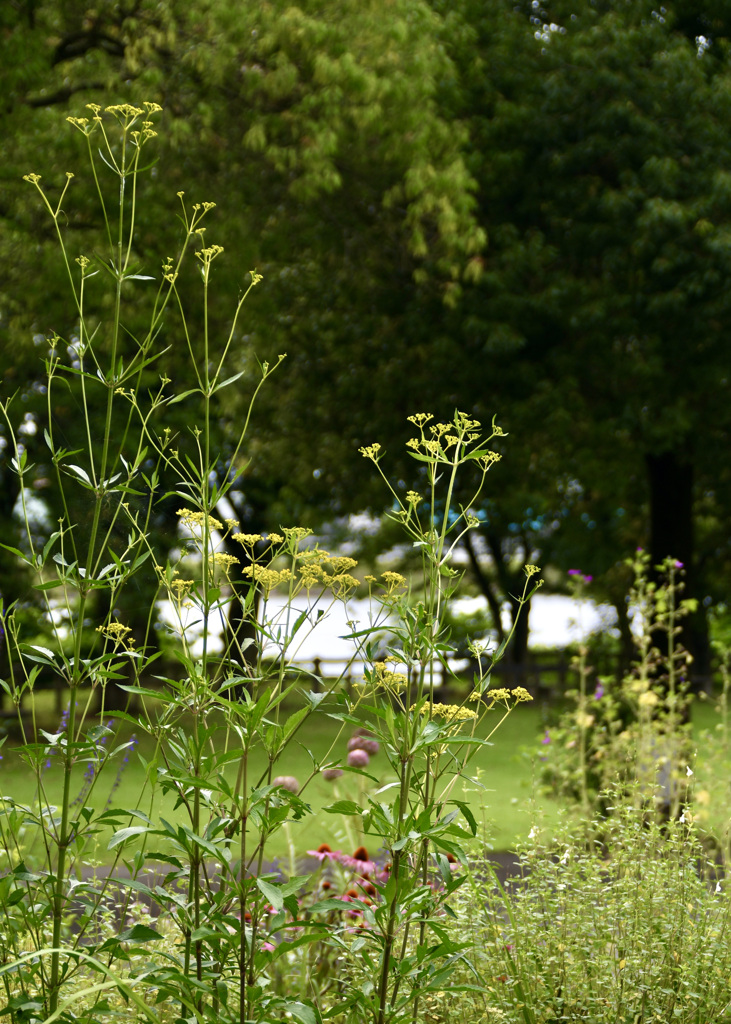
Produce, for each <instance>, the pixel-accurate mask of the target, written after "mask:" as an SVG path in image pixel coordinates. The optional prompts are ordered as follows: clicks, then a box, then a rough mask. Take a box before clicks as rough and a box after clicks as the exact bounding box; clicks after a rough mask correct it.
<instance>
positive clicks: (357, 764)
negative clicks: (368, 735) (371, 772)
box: [348, 747, 371, 768]
mask: <svg viewBox="0 0 731 1024" xmlns="http://www.w3.org/2000/svg"><path fill="white" fill-rule="evenodd" d="M370 760H371V759H370V757H369V756H368V754H367V752H366V751H365V750H362V749H361V748H360V747H357V748H356V749H355V750H351V751H350V753H349V754H348V764H349V765H350V767H351V768H366V767H367V766H368V765H369V764H370Z"/></svg>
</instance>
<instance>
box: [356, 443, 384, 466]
mask: <svg viewBox="0 0 731 1024" xmlns="http://www.w3.org/2000/svg"><path fill="white" fill-rule="evenodd" d="M380 450H381V446H380V444H378V443H376V444H369V445H366V446H364V447H363V448H359V449H358V451H359V452H360V454H361V455H362V456H363V457H364V458H366V459H373V461H374V462H375V461H376V460H377V459H378V453H379V452H380Z"/></svg>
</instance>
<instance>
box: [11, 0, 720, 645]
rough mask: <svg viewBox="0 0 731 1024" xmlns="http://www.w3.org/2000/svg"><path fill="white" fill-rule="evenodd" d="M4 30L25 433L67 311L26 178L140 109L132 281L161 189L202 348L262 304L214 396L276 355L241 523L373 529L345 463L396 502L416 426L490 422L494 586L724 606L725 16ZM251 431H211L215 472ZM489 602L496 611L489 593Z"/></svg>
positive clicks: (360, 15) (75, 193)
mask: <svg viewBox="0 0 731 1024" xmlns="http://www.w3.org/2000/svg"><path fill="white" fill-rule="evenodd" d="M0 17H1V18H2V19H3V21H2V28H3V33H2V36H1V37H0V48H1V49H2V50H3V51H4V53H5V54H6V55H8V54H9V53H11V52H12V54H13V60H12V61H10V60H9V59H6V60H5V61H4V67H5V68H6V69H7V71H6V96H7V102H6V104H5V108H4V112H3V114H2V115H0V116H2V119H3V122H4V123H3V127H4V130H5V135H6V138H12V139H13V146H12V147H11V148H10V152H9V154H8V156H7V158H6V162H5V168H4V171H3V175H2V184H1V185H0V216H2V217H3V220H4V228H5V230H4V231H3V241H2V242H0V246H1V247H2V248H1V250H0V258H1V259H2V261H3V264H4V267H5V271H6V272H5V274H4V277H3V286H2V289H1V291H0V312H1V315H2V320H1V321H0V325H1V327H2V330H3V334H4V336H5V338H6V344H5V349H6V353H12V358H7V357H6V358H5V359H4V364H5V365H4V367H3V369H4V374H3V375H4V377H5V386H6V388H7V387H8V386H11V387H13V388H18V389H19V390H20V392H21V393H22V395H23V400H24V401H25V402H26V405H27V410H28V415H29V416H31V417H32V415H33V403H34V401H35V400H36V399H37V398H38V394H37V384H36V383H35V382H37V379H38V373H37V371H38V365H39V360H38V356H39V348H42V344H43V341H42V340H43V338H44V336H45V334H46V333H47V332H48V331H49V330H51V329H55V330H57V331H59V333H62V334H64V335H65V336H69V335H70V334H71V332H72V330H73V315H72V311H70V310H69V307H68V303H67V300H66V298H65V296H64V294H63V291H62V288H61V282H60V277H59V275H58V273H57V271H56V270H55V269H54V263H53V259H52V257H51V255H50V245H49V244H47V243H49V242H50V239H49V238H48V232H47V227H46V226H44V225H43V224H42V223H41V218H40V215H39V212H38V211H37V209H36V207H35V206H34V203H33V197H32V196H30V195H29V194H28V192H27V191H23V183H22V182H21V181H20V178H21V175H22V174H23V173H25V172H27V171H28V170H31V169H32V170H36V171H38V172H39V173H41V172H42V173H44V175H47V176H49V177H50V176H52V175H54V174H55V175H56V176H57V178H58V180H59V182H60V181H61V179H62V174H63V171H65V170H67V169H69V170H74V169H75V166H76V165H77V164H78V146H79V142H80V140H79V139H76V138H74V137H73V135H72V134H71V133H70V132H69V131H68V129H67V127H66V125H65V122H64V115H65V114H66V113H72V114H74V115H79V114H82V113H83V108H84V104H85V103H87V102H101V103H103V102H105V98H108V99H109V101H110V102H114V101H116V100H118V99H120V98H124V99H129V100H131V101H136V102H137V101H140V100H141V99H143V98H144V99H151V100H155V101H156V102H159V103H160V104H161V105H162V106H163V107H164V111H165V112H164V114H163V120H162V124H161V130H160V140H159V142H160V146H159V154H160V156H159V163H158V165H157V166H156V167H155V168H154V169H153V178H152V179H151V181H150V183H149V186H148V188H147V192H148V194H147V197H146V203H147V205H146V208H147V210H148V211H149V213H148V214H147V215H146V218H145V219H144V220H143V221H142V222H141V223H140V225H139V229H138V233H137V240H136V244H137V246H138V249H139V253H138V256H139V260H140V264H141V265H144V266H146V267H148V268H149V267H150V266H154V265H157V266H158V267H159V262H160V260H161V258H162V257H164V256H165V255H167V254H168V253H169V252H170V251H173V250H174V247H175V246H176V245H177V244H179V243H178V241H177V238H178V235H177V230H178V229H177V227H176V222H175V217H174V214H173V213H171V210H173V209H174V204H171V201H170V200H171V198H172V197H174V195H175V192H176V191H178V190H180V189H185V190H186V193H187V194H188V195H190V196H192V197H194V198H195V200H198V201H201V200H204V199H205V200H215V201H216V202H217V203H218V204H219V209H218V210H217V211H214V213H213V215H212V218H211V221H210V226H209V228H208V234H207V236H206V238H207V241H215V242H217V243H220V244H222V245H223V246H224V248H225V249H226V260H225V262H224V263H223V264H222V265H221V270H220V271H219V272H218V283H219V288H220V295H221V301H220V312H219V307H217V308H216V309H215V310H214V311H213V316H214V319H215V318H216V317H218V322H219V323H220V325H221V328H222V329H223V328H224V326H225V323H226V316H227V309H228V308H230V305H231V303H230V302H228V301H227V300H228V298H230V297H235V296H236V295H237V293H238V291H239V289H240V288H241V283H242V272H243V270H244V269H249V268H251V267H257V268H258V269H259V270H261V271H262V272H263V273H264V277H265V284H264V288H263V289H262V290H261V291H260V293H259V294H258V295H257V299H256V303H255V305H254V306H253V307H252V309H251V311H250V312H249V311H247V318H246V321H245V325H244V326H243V327H242V329H241V331H240V332H239V333H238V334H237V336H236V339H235V350H234V351H233V352H232V362H233V366H232V372H236V371H238V370H242V369H243V370H245V371H247V372H249V371H250V370H251V369H252V353H253V352H256V353H257V355H259V356H260V357H261V358H271V357H272V355H275V354H276V353H278V352H283V351H286V352H287V353H288V360H287V365H286V370H285V371H284V372H283V373H282V374H281V376H280V378H279V380H278V381H277V384H276V387H275V388H274V389H273V390H272V391H271V392H270V393H269V395H268V396H265V398H264V401H263V403H262V404H261V406H260V412H259V415H258V418H257V420H256V425H257V433H256V437H257V440H256V442H255V443H254V444H253V445H252V447H251V450H250V451H249V452H247V459H251V464H250V467H249V470H248V478H247V481H246V483H245V484H244V485H243V487H242V490H241V493H240V502H241V506H242V508H243V509H246V508H247V507H248V508H249V510H250V512H251V515H252V516H254V517H259V518H265V519H267V522H266V523H264V524H263V525H265V526H266V525H272V526H275V525H276V524H277V523H278V522H281V521H282V519H283V518H284V517H290V516H291V517H296V518H301V517H302V516H303V515H307V516H308V517H312V518H313V519H319V520H320V521H322V520H324V519H327V518H328V517H332V516H337V515H344V514H347V513H348V512H351V511H355V510H357V509H361V508H365V507H368V506H370V507H372V508H374V509H376V508H378V501H379V498H378V497H377V496H376V495H377V492H376V491H375V490H374V489H373V482H372V479H371V477H370V475H369V474H367V473H364V472H363V467H362V465H361V461H360V457H359V456H358V454H357V450H358V448H359V447H360V446H361V445H363V444H368V443H371V442H372V441H374V440H378V441H380V442H381V443H382V444H383V445H384V446H385V447H387V448H389V449H390V454H391V455H392V457H393V462H392V465H393V470H394V473H395V474H396V478H397V479H399V478H400V479H402V480H403V485H404V487H405V488H406V487H409V486H411V485H412V484H413V483H414V475H413V466H412V465H411V464H410V462H409V460H408V458H407V457H406V455H405V454H403V455H402V454H400V453H401V452H402V451H403V441H404V440H406V438H407V437H408V432H407V429H406V426H405V422H404V421H405V416H406V415H407V414H408V413H411V412H415V411H430V412H431V411H433V412H434V413H435V414H436V415H437V416H438V417H443V418H445V417H448V416H449V415H450V414H451V412H453V410H454V408H456V407H459V408H463V409H465V410H467V411H469V412H470V413H471V414H473V415H476V416H478V417H479V418H481V419H482V420H483V421H489V420H490V419H491V417H492V415H493V413H497V414H498V417H499V419H498V421H499V422H500V423H501V425H502V426H503V427H504V428H505V429H506V430H507V431H508V432H509V433H510V435H511V436H510V438H509V439H508V441H507V443H506V445H507V446H506V449H505V450H506V453H507V454H509V458H506V459H505V460H504V461H503V463H502V464H501V466H500V467H499V470H498V472H497V473H496V475H495V477H494V486H495V487H496V491H495V493H494V495H493V496H492V497H491V498H490V499H489V501H487V503H486V504H485V505H484V506H483V508H482V509H481V514H482V515H483V516H484V517H485V519H486V521H488V522H489V531H488V532H487V536H488V544H489V547H490V549H491V551H492V554H493V556H494V558H498V557H499V556H501V555H502V557H503V558H504V560H505V565H506V566H508V567H509V565H510V562H511V559H512V557H513V554H514V552H515V550H516V547H517V548H521V549H523V550H525V551H526V552H527V551H528V550H530V551H531V552H532V554H533V557H540V558H542V559H543V560H544V561H546V560H547V561H548V562H549V563H550V564H555V565H556V566H558V567H563V568H564V569H565V568H568V566H569V564H570V563H573V564H576V563H577V562H580V563H581V566H582V568H584V569H585V570H586V571H589V572H592V573H594V574H595V575H598V574H601V573H607V572H609V571H610V570H611V569H612V566H613V565H614V564H615V563H616V562H617V561H618V560H619V559H620V558H621V557H622V556H623V555H624V554H626V552H627V550H628V548H631V547H633V546H635V545H636V544H637V543H643V544H647V545H649V547H650V550H651V552H652V555H653V558H654V559H655V560H656V561H660V560H661V559H662V558H663V557H665V556H666V555H673V556H674V557H677V558H679V559H681V560H682V561H683V562H684V563H685V564H686V567H687V570H688V574H689V577H688V585H689V588H690V589H691V590H692V592H693V593H694V594H695V595H696V596H698V597H699V598H705V597H706V596H709V597H713V598H717V597H719V596H720V595H721V593H722V586H721V581H722V579H723V575H724V573H725V571H726V570H727V568H728V566H729V550H728V539H727V538H728V534H729V531H728V509H729V503H730V501H731V493H730V492H729V473H728V471H727V469H726V468H725V460H724V459H723V453H724V452H725V446H726V443H727V438H728V431H729V419H728V417H729V402H728V373H727V359H726V342H725V329H726V323H727V319H728V316H727V314H728V308H727V305H728V302H729V299H728V296H729V294H731V292H730V291H729V288H728V279H729V272H730V270H731V262H730V259H729V257H730V255H731V246H730V242H731V235H730V234H729V229H728V226H727V221H728V212H729V203H730V202H731V176H730V175H731V172H730V171H729V168H730V167H731V160H730V159H729V157H730V156H731V142H729V138H728V133H727V130H726V125H727V124H728V115H729V103H730V102H731V77H730V75H729V69H728V52H729V47H728V27H729V26H730V25H731V18H730V17H729V16H728V11H727V10H726V7H725V5H724V4H722V3H720V2H719V3H715V4H711V5H683V6H682V9H678V11H677V12H676V11H675V9H670V10H669V11H663V10H661V11H659V12H658V11H655V10H654V9H652V8H651V7H650V6H649V5H647V4H645V3H629V4H627V3H621V4H620V3H618V2H613V0H608V2H605V3H595V4H587V5H584V6H583V7H582V8H581V9H580V10H578V11H576V10H572V8H571V6H570V5H568V4H565V3H562V2H559V3H553V4H551V5H543V6H542V5H541V4H540V3H537V2H536V0H534V2H532V3H529V4H517V5H516V4H515V3H514V2H513V3H507V2H505V0H491V2H490V3H489V4H484V3H477V2H476V0H460V2H457V3H455V2H452V0H450V2H449V3H442V2H441V0H433V2H432V3H427V2H426V0H398V2H396V3H390V2H389V3H386V2H385V0H374V2H372V3H368V4H356V3H350V2H348V3H345V4H342V3H338V4H337V5H336V4H334V3H332V2H330V3H325V4H322V3H319V4H310V3H301V4H299V5H296V6H295V5H289V4H284V3H280V2H271V3H266V4H262V5H258V6H256V7H248V8H247V7H245V8H243V9H242V7H241V5H239V4H236V3H234V2H233V0H207V2H204V3H201V4H196V5H188V4H184V3H182V2H176V0H166V2H165V3H162V4H161V3H152V2H151V0H134V2H130V3H128V4H112V3H101V4H98V5H96V6H95V7H94V9H91V8H87V7H86V5H85V4H83V3H76V2H67V3H64V4H56V3H50V2H49V3H43V2H36V3H33V4H27V5H22V6H21V5H20V4H18V5H14V6H11V7H9V8H7V9H6V10H5V11H4V12H3V14H2V15H0ZM43 164H45V166H42V165H43ZM73 186H74V187H73V189H72V191H71V193H70V197H71V199H73V204H72V203H71V202H69V204H68V206H69V220H68V225H67V231H68V232H73V233H76V234H77V236H78V238H79V242H80V245H81V244H82V242H83V240H84V239H87V238H88V237H90V235H93V232H94V231H96V230H97V229H98V227H99V224H98V223H96V222H95V221H94V219H93V214H92V213H91V212H90V211H91V209H92V203H91V197H90V190H89V183H88V182H84V181H82V180H79V181H78V182H77V181H76V180H75V181H74V183H73ZM72 210H73V212H72ZM150 272H151V273H152V271H150ZM169 365H170V366H171V367H172V368H173V369H174V368H175V363H174V359H172V360H171V361H170V362H169ZM34 389H35V390H34ZM34 396H35V397H34ZM241 408H243V402H242V405H241V407H240V408H239V407H238V406H237V404H236V402H229V404H227V405H226V406H225V407H221V408H220V409H219V423H220V427H221V444H222V446H223V448H224V450H225V444H226V441H225V438H226V432H227V428H226V424H227V422H229V421H231V420H235V419H236V417H237V416H239V415H240V414H241ZM58 415H59V416H64V415H70V413H69V410H66V412H64V411H63V410H58ZM70 429H71V427H70ZM30 443H31V440H30V438H29V444H30ZM4 478H5V476H4ZM4 493H5V495H6V500H5V507H4V509H3V513H2V514H4V516H5V521H6V522H7V521H8V518H9V517H10V515H11V509H12V504H13V501H14V499H13V497H12V493H11V491H10V490H6V491H5V492H4ZM539 552H540V555H539ZM483 570H485V565H484V563H483ZM485 571H486V572H487V575H486V576H485V579H484V580H483V583H485V585H488V584H489V582H490V580H489V576H490V572H491V570H489V569H488V570H485ZM498 577H499V579H498ZM608 579H610V580H611V577H608ZM495 582H499V583H500V587H499V593H501V594H503V595H504V592H505V589H506V588H509V586H510V583H509V573H508V576H506V575H505V573H502V575H501V574H500V573H497V575H496V577H495ZM499 599H500V598H499ZM697 629H698V630H699V631H700V633H702V622H701V621H700V620H699V621H698V623H697ZM701 647H702V638H699V639H698V649H699V650H700V648H701Z"/></svg>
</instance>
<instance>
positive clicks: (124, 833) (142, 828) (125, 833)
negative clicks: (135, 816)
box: [107, 825, 155, 850]
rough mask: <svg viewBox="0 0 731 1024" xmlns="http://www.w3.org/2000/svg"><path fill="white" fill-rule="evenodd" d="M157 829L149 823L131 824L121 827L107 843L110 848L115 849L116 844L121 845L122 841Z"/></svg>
mask: <svg viewBox="0 0 731 1024" xmlns="http://www.w3.org/2000/svg"><path fill="white" fill-rule="evenodd" d="M154 831H155V830H154V829H152V828H150V827H149V826H148V825H130V826H128V827H127V828H121V829H120V830H119V832H115V833H114V835H113V836H112V838H111V839H110V840H109V843H108V845H107V849H108V850H113V849H114V848H115V847H116V846H121V844H122V843H124V842H126V841H127V840H128V839H131V838H132V837H133V836H141V835H143V834H144V833H145V832H154Z"/></svg>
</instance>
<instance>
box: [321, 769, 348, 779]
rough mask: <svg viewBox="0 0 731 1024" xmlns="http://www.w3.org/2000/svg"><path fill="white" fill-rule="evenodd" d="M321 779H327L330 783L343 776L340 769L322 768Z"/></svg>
mask: <svg viewBox="0 0 731 1024" xmlns="http://www.w3.org/2000/svg"><path fill="white" fill-rule="evenodd" d="M320 774H321V775H322V777H323V779H327V781H328V782H332V781H333V779H339V778H340V776H341V775H342V774H343V769H342V768H323V769H322V771H321V772H320Z"/></svg>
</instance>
